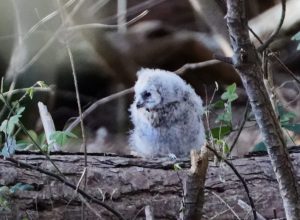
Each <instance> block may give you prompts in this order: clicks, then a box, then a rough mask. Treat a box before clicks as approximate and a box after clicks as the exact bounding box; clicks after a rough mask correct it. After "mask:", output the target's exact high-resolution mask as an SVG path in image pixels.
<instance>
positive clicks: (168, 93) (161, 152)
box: [130, 69, 205, 157]
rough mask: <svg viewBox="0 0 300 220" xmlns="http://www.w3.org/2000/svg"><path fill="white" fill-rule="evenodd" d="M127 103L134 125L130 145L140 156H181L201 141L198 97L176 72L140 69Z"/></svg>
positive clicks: (203, 133) (199, 102)
mask: <svg viewBox="0 0 300 220" xmlns="http://www.w3.org/2000/svg"><path fill="white" fill-rule="evenodd" d="M137 76H138V80H137V82H136V84H135V86H134V90H135V99H134V102H133V104H132V105H131V107H130V112H131V120H132V123H133V125H134V129H133V131H132V133H131V136H130V146H131V147H132V150H133V151H134V152H136V153H137V154H139V155H141V156H144V157H157V156H166V155H170V154H172V155H175V156H176V157H184V156H187V155H189V152H190V150H191V149H200V148H201V146H202V145H203V144H204V142H205V132H204V127H203V123H202V119H201V117H202V114H203V107H202V100H201V98H200V97H199V96H198V95H197V94H196V93H195V91H194V89H192V87H191V86H190V85H188V84H186V83H185V82H184V81H183V80H182V79H181V78H180V77H179V76H177V75H176V74H174V73H172V72H168V71H165V70H160V69H141V70H140V71H138V73H137Z"/></svg>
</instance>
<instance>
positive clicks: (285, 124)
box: [252, 105, 300, 152]
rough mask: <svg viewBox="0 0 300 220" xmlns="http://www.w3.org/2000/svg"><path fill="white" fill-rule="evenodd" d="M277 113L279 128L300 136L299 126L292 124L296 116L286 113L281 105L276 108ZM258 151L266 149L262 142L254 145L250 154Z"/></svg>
mask: <svg viewBox="0 0 300 220" xmlns="http://www.w3.org/2000/svg"><path fill="white" fill-rule="evenodd" d="M277 111H278V114H279V118H280V125H281V127H282V128H284V129H287V130H289V131H292V132H294V133H295V134H300V124H297V123H294V122H293V121H294V119H295V118H296V116H297V115H296V114H295V113H293V112H289V111H286V110H285V109H284V108H283V107H282V106H281V105H278V106H277ZM259 151H267V147H266V145H265V144H264V142H262V141H261V142H259V143H258V144H256V145H255V147H254V149H253V150H252V152H259Z"/></svg>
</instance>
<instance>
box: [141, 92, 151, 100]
mask: <svg viewBox="0 0 300 220" xmlns="http://www.w3.org/2000/svg"><path fill="white" fill-rule="evenodd" d="M150 96H151V93H150V92H147V91H146V92H143V94H142V97H143V99H146V98H149V97H150Z"/></svg>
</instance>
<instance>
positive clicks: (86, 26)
mask: <svg viewBox="0 0 300 220" xmlns="http://www.w3.org/2000/svg"><path fill="white" fill-rule="evenodd" d="M148 12H149V11H148V10H145V11H143V12H142V13H140V14H139V15H138V16H136V17H134V18H133V19H131V20H130V21H128V22H126V23H123V24H122V25H121V26H127V25H130V24H133V23H135V22H137V21H138V20H140V19H141V18H143V17H144V16H145V15H147V14H148ZM119 27H120V25H119V24H115V25H114V24H100V23H89V24H81V25H75V26H72V27H68V28H67V30H68V31H74V30H83V29H91V28H101V29H103V28H108V29H116V28H119Z"/></svg>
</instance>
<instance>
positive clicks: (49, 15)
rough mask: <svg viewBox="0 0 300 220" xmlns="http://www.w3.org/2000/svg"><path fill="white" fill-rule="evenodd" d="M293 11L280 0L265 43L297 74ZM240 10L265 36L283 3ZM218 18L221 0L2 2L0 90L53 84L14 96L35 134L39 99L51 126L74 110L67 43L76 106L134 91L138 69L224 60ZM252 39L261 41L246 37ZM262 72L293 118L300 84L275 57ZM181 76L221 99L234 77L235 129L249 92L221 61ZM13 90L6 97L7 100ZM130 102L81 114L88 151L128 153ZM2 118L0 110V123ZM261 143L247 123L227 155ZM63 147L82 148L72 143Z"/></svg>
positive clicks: (298, 23)
mask: <svg viewBox="0 0 300 220" xmlns="http://www.w3.org/2000/svg"><path fill="white" fill-rule="evenodd" d="M299 11H300V1H297V0H288V1H287V5H286V17H285V21H284V24H283V26H282V28H281V30H280V33H279V35H278V36H277V37H276V39H275V40H274V41H273V43H272V44H271V45H270V49H271V50H272V52H274V53H276V55H277V56H278V57H279V58H280V60H281V61H282V63H283V64H285V65H286V67H287V68H289V69H290V70H291V71H292V72H293V73H294V74H295V75H296V76H297V77H298V75H299V73H300V53H299V50H297V46H298V43H299V42H297V41H295V40H291V37H293V36H294V35H295V34H296V33H297V32H299V30H300V13H299ZM247 12H248V17H249V27H251V29H252V30H253V31H254V32H255V33H256V34H257V35H258V36H259V37H260V39H261V40H262V41H265V40H266V39H268V38H269V36H270V35H271V34H272V32H273V31H274V30H275V29H276V27H277V25H278V23H279V20H280V16H281V14H282V7H281V1H277V0H265V1H259V0H253V1H247ZM225 14H226V6H225V1H222V0H217V1H212V0H68V1H67V0H44V1H40V0H1V2H0V45H1V46H0V74H1V77H2V78H3V79H4V81H3V91H4V92H6V91H8V90H9V88H11V89H17V88H27V87H30V86H32V85H34V84H35V83H36V82H37V81H45V83H46V84H48V85H52V87H51V88H52V89H51V92H43V93H38V92H37V93H35V94H34V98H33V100H31V99H29V98H27V99H25V100H23V101H22V103H21V105H24V106H26V110H25V113H24V115H23V118H22V121H24V123H25V125H26V127H27V128H28V129H33V130H35V131H36V132H37V133H41V132H43V128H42V126H41V123H40V119H39V114H38V108H37V102H38V101H43V102H44V103H45V104H46V105H47V106H48V108H49V111H50V113H51V115H52V117H53V120H54V123H55V126H56V129H57V130H63V129H64V128H66V127H67V126H68V124H70V122H72V120H73V119H74V117H77V116H78V108H77V101H76V95H75V87H74V81H73V76H72V69H71V64H70V58H69V55H68V52H67V49H66V45H67V44H68V45H69V47H70V49H71V51H72V55H73V57H74V66H75V71H76V75H77V78H78V86H79V92H80V100H81V106H82V108H83V111H84V110H85V109H87V108H88V107H89V106H91V105H92V104H93V103H95V102H96V101H97V100H99V99H101V98H104V97H107V96H109V95H111V94H114V93H116V92H119V91H122V90H124V89H127V88H130V87H132V86H133V85H134V83H135V80H136V71H137V70H139V69H140V68H141V67H149V68H161V69H166V70H170V71H176V70H178V69H180V68H181V67H182V66H184V65H185V64H190V63H198V62H204V61H208V60H212V59H213V57H214V56H215V55H221V56H231V55H232V51H231V47H230V44H229V36H228V33H227V27H226V23H225V19H224V17H225ZM251 40H252V41H253V43H254V44H255V45H256V46H259V45H260V44H259V41H258V40H257V39H256V38H255V37H254V36H253V35H251ZM268 72H269V73H270V74H272V76H273V79H274V91H275V93H276V94H277V96H278V99H279V100H280V102H281V103H283V106H284V107H285V108H286V109H288V110H289V111H292V112H294V113H295V114H296V115H298V113H299V109H300V108H299V94H300V93H299V91H300V90H299V84H298V83H297V82H296V81H295V80H294V79H293V77H291V75H290V74H289V73H288V72H287V70H286V69H285V68H284V67H283V66H282V64H280V63H279V62H278V61H276V60H272V59H270V62H269V65H268ZM181 76H182V78H184V79H185V80H186V81H187V82H188V83H190V84H191V85H192V86H193V87H194V88H195V90H196V92H197V93H198V94H199V95H200V96H201V97H202V99H203V100H204V104H207V103H209V102H211V101H215V100H218V99H220V95H221V94H222V93H223V92H224V91H225V88H226V87H227V86H228V85H230V84H232V83H236V84H237V87H238V88H237V93H238V95H239V98H238V100H236V101H235V102H234V105H233V110H232V111H233V127H234V128H237V127H238V125H239V124H240V123H241V120H242V118H243V112H244V110H245V106H246V102H247V96H246V94H245V92H244V90H243V87H242V85H241V81H240V79H239V76H238V74H237V73H236V72H235V70H234V69H233V68H232V67H231V66H230V65H229V64H226V63H217V64H216V63H214V64H210V65H205V66H204V67H197V68H185V69H183V71H181ZM216 82H217V84H218V90H217V91H216ZM214 91H215V92H214ZM19 96H20V95H18V94H17V95H15V96H12V97H11V100H12V101H13V100H15V99H17V98H18V97H19ZM132 98H133V94H129V95H125V96H122V97H120V98H117V99H114V100H113V101H111V102H108V103H106V104H103V105H99V106H98V107H97V108H96V109H95V110H94V111H93V112H91V113H90V114H89V115H88V116H87V117H86V118H85V120H84V124H85V126H86V131H87V138H88V149H89V151H90V152H115V153H128V152H129V151H128V147H127V136H128V133H129V132H130V129H131V126H132V125H131V124H130V118H129V112H128V107H129V105H130V103H132V101H133V100H132ZM212 99H213V100H212ZM1 105H2V106H1V107H3V104H1ZM218 111H219V110H216V111H215V112H212V113H211V114H210V118H209V119H208V120H207V121H210V126H211V127H214V126H217V125H215V119H216V117H217V115H218ZM7 114H8V113H7V111H6V113H5V110H2V114H1V117H2V118H1V119H0V120H1V121H2V120H4V119H5V118H6V117H7ZM295 120H296V121H297V120H298V116H297V118H296V119H295ZM205 121H206V120H205ZM76 129H77V130H78V131H80V129H78V128H76ZM76 129H75V131H76ZM232 135H233V136H234V132H233V134H232ZM232 135H229V137H228V143H230V142H231V141H232V137H231V136H232ZM79 136H80V135H79ZM260 141H261V140H260V137H259V132H258V129H257V126H256V124H255V122H253V121H252V122H248V126H246V128H245V129H244V130H243V132H242V135H241V136H240V138H239V140H238V142H237V144H236V148H235V150H234V152H233V154H234V155H243V154H245V153H247V152H249V151H250V150H251V148H253V146H255V145H256V144H257V143H259V142H260ZM295 141H297V139H295ZM296 143H297V142H296ZM65 149H66V150H68V151H78V150H80V139H79V140H78V141H76V142H71V143H69V144H68V146H66V148H65Z"/></svg>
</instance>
